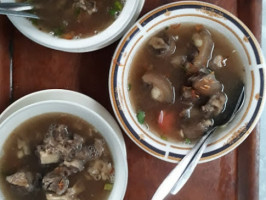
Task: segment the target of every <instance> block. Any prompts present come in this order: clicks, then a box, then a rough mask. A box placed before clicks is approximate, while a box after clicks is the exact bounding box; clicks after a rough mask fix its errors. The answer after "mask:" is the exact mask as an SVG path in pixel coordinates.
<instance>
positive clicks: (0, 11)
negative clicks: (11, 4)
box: [0, 8, 39, 19]
mask: <svg viewBox="0 0 266 200" xmlns="http://www.w3.org/2000/svg"><path fill="white" fill-rule="evenodd" d="M0 15H12V16H17V17H27V18H34V19H39V17H38V16H37V15H34V14H32V13H27V12H22V11H15V10H9V9H6V8H0Z"/></svg>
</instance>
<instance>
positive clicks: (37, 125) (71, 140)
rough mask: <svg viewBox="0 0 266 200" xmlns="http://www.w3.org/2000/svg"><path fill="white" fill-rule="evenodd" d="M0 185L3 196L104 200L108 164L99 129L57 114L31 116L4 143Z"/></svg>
mask: <svg viewBox="0 0 266 200" xmlns="http://www.w3.org/2000/svg"><path fill="white" fill-rule="evenodd" d="M3 152H4V153H3V155H2V156H1V158H0V186H1V191H3V193H4V196H5V199H7V200H21V199H27V200H31V199H32V200H36V199H39V200H45V199H47V200H57V199H62V200H63V199H64V200H87V199H96V200H104V199H107V198H108V196H109V194H110V191H111V190H112V185H113V181H114V164H113V160H112V156H111V153H110V151H109V148H108V146H107V144H106V142H105V141H104V139H103V137H102V136H101V135H100V133H99V132H98V131H97V130H96V129H95V128H94V127H93V126H92V125H90V124H88V123H87V122H85V121H84V120H82V119H80V118H78V117H76V116H72V115H69V114H63V113H49V114H44V115H40V116H37V117H34V118H32V119H29V120H28V121H26V122H24V123H23V124H21V125H20V126H19V127H17V128H16V129H15V130H14V132H13V133H12V134H11V135H10V136H9V138H8V139H7V141H6V142H5V144H4V148H3Z"/></svg>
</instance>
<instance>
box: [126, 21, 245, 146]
mask: <svg viewBox="0 0 266 200" xmlns="http://www.w3.org/2000/svg"><path fill="white" fill-rule="evenodd" d="M206 28H207V29H208V30H209V31H210V32H211V35H212V39H213V41H214V45H215V46H214V51H213V57H214V56H215V55H223V56H224V57H226V58H227V62H226V67H223V68H222V69H219V70H216V71H215V76H216V78H217V80H219V81H220V82H221V83H222V84H223V85H224V92H225V93H226V94H227V96H228V102H227V104H230V103H231V97H232V96H233V95H234V90H232V89H231V88H234V86H235V85H237V84H238V83H239V82H240V81H244V80H243V78H244V65H243V62H242V60H241V58H240V56H239V54H238V52H236V51H235V48H234V45H233V44H232V43H231V42H230V41H229V40H228V39H227V38H226V37H225V36H224V35H222V34H221V33H219V32H217V31H215V30H213V29H211V28H209V27H206ZM162 32H167V33H169V34H171V35H178V40H177V41H176V42H175V43H176V51H175V53H174V54H173V55H171V56H170V57H167V58H162V57H158V56H156V55H155V54H153V53H151V51H150V49H149V48H148V40H149V39H150V38H151V37H152V36H151V37H150V38H149V39H148V40H147V41H145V42H144V43H143V45H142V46H141V47H140V48H139V50H138V52H137V54H136V55H135V57H134V58H133V62H132V64H131V69H130V72H129V77H128V83H129V85H130V91H129V97H130V101H131V105H132V106H133V109H134V110H135V112H136V113H137V112H138V111H144V112H145V123H146V124H147V127H148V128H149V129H150V130H151V131H152V132H153V133H155V134H156V135H158V136H159V137H161V138H163V139H167V140H169V141H175V142H176V141H184V138H182V137H181V136H180V134H179V130H180V123H181V122H180V117H179V113H180V112H181V110H182V109H183V106H182V105H181V87H182V85H184V82H185V81H186V74H185V71H184V69H183V68H181V67H179V68H175V67H173V65H172V64H171V63H170V60H171V58H173V57H174V56H177V55H186V54H187V44H188V43H190V42H191V38H192V34H193V33H194V32H195V24H181V26H179V25H178V26H170V27H166V28H165V30H162V31H160V32H159V33H162ZM157 34H158V33H156V34H154V35H157ZM162 66H163V67H162ZM151 68H152V70H154V71H155V72H158V73H159V74H162V75H164V76H166V77H167V78H168V79H169V80H170V82H171V83H172V85H173V86H174V87H175V95H176V98H175V103H174V104H169V103H160V102H158V101H155V100H153V99H152V98H151V95H150V92H151V89H150V88H147V84H144V83H143V81H142V76H143V75H144V74H145V72H147V71H148V70H150V69H151ZM161 110H165V111H174V113H175V114H174V117H175V123H174V128H173V130H172V131H170V132H164V131H162V129H161V128H160V127H159V125H158V116H159V113H160V111H161Z"/></svg>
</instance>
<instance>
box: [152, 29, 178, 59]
mask: <svg viewBox="0 0 266 200" xmlns="http://www.w3.org/2000/svg"><path fill="white" fill-rule="evenodd" d="M148 45H149V46H150V47H151V50H152V52H153V53H154V54H155V55H157V56H160V57H166V56H170V55H172V54H173V53H174V52H175V49H176V45H175V40H174V38H173V36H170V35H168V34H162V35H158V36H154V37H152V38H151V39H150V40H149V42H148Z"/></svg>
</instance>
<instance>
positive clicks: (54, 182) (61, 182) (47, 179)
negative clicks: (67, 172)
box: [42, 170, 69, 195]
mask: <svg viewBox="0 0 266 200" xmlns="http://www.w3.org/2000/svg"><path fill="white" fill-rule="evenodd" d="M62 173H63V172H62ZM68 185H69V180H68V178H67V177H66V176H64V175H62V174H61V173H58V172H57V171H56V170H55V171H52V172H50V173H48V174H47V175H45V176H44V177H43V180H42V187H43V189H44V190H46V191H50V192H54V193H56V194H57V195H62V194H64V193H65V192H66V190H67V188H68Z"/></svg>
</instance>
